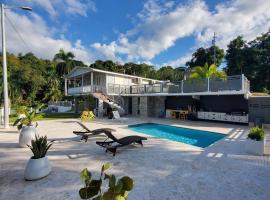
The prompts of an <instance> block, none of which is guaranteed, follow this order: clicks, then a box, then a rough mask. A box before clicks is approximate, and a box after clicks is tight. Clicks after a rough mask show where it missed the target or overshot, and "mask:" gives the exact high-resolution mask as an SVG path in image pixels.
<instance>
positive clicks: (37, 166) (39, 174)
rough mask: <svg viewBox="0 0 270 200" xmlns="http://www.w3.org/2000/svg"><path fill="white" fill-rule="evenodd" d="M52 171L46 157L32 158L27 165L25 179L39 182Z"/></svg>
mask: <svg viewBox="0 0 270 200" xmlns="http://www.w3.org/2000/svg"><path fill="white" fill-rule="evenodd" d="M51 170H52V168H51V165H50V162H49V160H48V158H47V157H46V156H45V157H43V158H39V159H33V158H31V159H30V160H29V161H28V163H27V165H26V168H25V171H24V178H25V180H28V181H33V180H38V179H41V178H43V177H45V176H48V175H49V174H50V172H51Z"/></svg>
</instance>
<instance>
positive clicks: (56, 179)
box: [0, 119, 270, 200]
mask: <svg viewBox="0 0 270 200" xmlns="http://www.w3.org/2000/svg"><path fill="white" fill-rule="evenodd" d="M149 120H151V119H141V120H140V119H136V120H131V121H129V122H130V123H133V122H134V121H143V122H146V121H149ZM154 122H162V123H166V124H172V125H180V124H181V125H182V126H186V127H192V128H197V129H201V130H210V131H216V132H221V133H224V134H229V136H228V137H227V138H225V139H222V140H220V141H218V142H217V143H215V144H214V145H212V146H210V147H208V148H206V149H204V150H203V149H201V148H197V147H193V146H190V145H186V144H182V143H178V142H172V141H168V140H164V139H158V138H153V137H150V136H148V138H149V139H148V140H147V141H146V142H145V145H144V147H143V148H141V147H139V146H138V147H136V146H134V147H127V148H124V149H122V150H119V152H118V153H117V155H116V156H115V157H113V156H112V155H111V154H106V153H105V152H104V150H103V149H102V148H100V147H99V146H97V145H96V144H95V141H96V140H103V138H104V137H102V136H99V137H95V138H92V139H90V140H89V141H88V142H87V143H84V142H80V141H79V138H78V137H76V136H75V135H73V134H72V131H73V130H76V129H77V130H78V129H79V126H78V125H77V124H76V123H74V120H71V119H70V120H58V121H43V122H39V127H38V131H39V133H40V134H47V135H48V137H49V139H55V140H56V142H55V144H54V145H53V148H52V149H51V150H50V152H49V159H50V161H51V164H52V167H53V170H52V173H51V174H50V175H49V176H48V177H46V178H44V179H41V180H39V181H34V182H29V181H28V182H27V181H24V179H23V170H24V167H25V164H26V162H27V160H28V159H29V157H30V156H31V152H30V150H29V149H22V148H19V147H18V145H17V141H18V133H17V131H16V129H14V128H12V129H10V130H9V131H8V132H7V131H5V130H3V129H0V199H1V200H2V199H3V200H15V199H16V200H17V199H25V200H26V199H27V200H38V199H43V200H46V199H48V200H53V199H59V200H60V199H61V200H62V199H79V196H78V190H79V188H80V187H81V186H82V183H81V182H80V180H79V172H80V171H81V170H82V169H83V168H85V167H87V168H88V169H89V170H90V171H91V172H93V173H94V174H95V175H98V172H99V170H100V167H101V165H102V164H103V163H105V162H108V161H109V162H111V163H112V164H113V168H112V169H111V170H110V172H112V173H115V174H116V175H117V176H122V175H129V176H130V177H132V178H133V179H134V181H135V188H134V189H133V191H132V192H131V193H130V195H129V198H128V199H130V200H149V199H150V200H159V199H160V200H164V199H170V200H171V199H194V200H195V199H199V200H204V199H209V200H211V199H213V200H216V199H228V200H234V199H237V200H241V199H245V200H247V199H252V200H253V199H260V200H263V199H267V200H269V199H270V158H269V157H268V156H251V155H247V154H246V153H245V151H244V146H243V145H244V142H245V138H246V130H247V128H248V127H246V126H241V125H230V124H219V123H207V122H183V121H170V120H159V119H155V120H154ZM86 125H87V126H88V127H89V128H90V129H94V128H101V127H112V128H115V129H117V133H116V135H117V137H121V136H124V135H130V134H139V133H134V132H132V131H130V130H128V129H127V128H126V125H125V124H121V123H116V122H112V121H108V120H98V121H95V122H88V123H86Z"/></svg>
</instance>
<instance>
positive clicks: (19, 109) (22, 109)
mask: <svg viewBox="0 0 270 200" xmlns="http://www.w3.org/2000/svg"><path fill="white" fill-rule="evenodd" d="M27 109H28V108H27V106H17V107H16V108H15V111H16V114H18V115H20V114H25V113H26V112H27Z"/></svg>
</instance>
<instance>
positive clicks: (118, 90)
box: [68, 75, 250, 95]
mask: <svg viewBox="0 0 270 200" xmlns="http://www.w3.org/2000/svg"><path fill="white" fill-rule="evenodd" d="M249 87H250V85H249V81H248V80H247V78H246V77H245V76H244V75H239V76H228V77H227V78H226V79H225V80H222V79H220V78H207V79H195V80H184V81H179V82H168V83H158V84H151V85H150V84H149V85H132V86H130V85H120V84H108V85H107V87H104V86H97V85H94V86H93V87H91V86H90V85H87V86H80V87H76V88H69V89H68V94H70V95H73V94H84V93H91V92H103V93H106V94H119V95H121V94H123V95H128V94H157V93H164V94H167V93H168V94H177V93H219V92H241V93H247V92H249Z"/></svg>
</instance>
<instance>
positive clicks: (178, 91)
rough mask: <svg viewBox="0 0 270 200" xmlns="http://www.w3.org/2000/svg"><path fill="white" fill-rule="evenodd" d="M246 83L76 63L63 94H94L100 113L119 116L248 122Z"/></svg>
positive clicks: (232, 78)
mask: <svg viewBox="0 0 270 200" xmlns="http://www.w3.org/2000/svg"><path fill="white" fill-rule="evenodd" d="M249 84H250V83H249V81H248V80H247V78H246V77H245V76H244V75H238V76H228V77H227V78H226V79H225V80H222V79H217V78H208V79H201V80H182V81H179V82H170V81H166V80H163V81H161V80H154V79H148V78H144V77H139V76H132V75H127V74H121V73H115V72H110V71H104V70H99V69H93V68H87V67H76V68H74V69H73V70H72V71H71V72H70V73H69V74H68V75H67V76H66V77H65V93H66V95H69V96H75V97H76V96H78V95H92V96H93V97H95V98H96V101H97V104H96V105H97V106H96V109H97V110H98V116H99V117H102V116H103V115H104V111H103V110H104V108H106V106H108V105H109V106H110V107H114V108H116V109H118V110H119V113H120V114H122V115H123V114H129V115H132V116H141V117H167V118H189V119H194V118H197V119H202V120H215V121H226V122H237V123H248V122H249V117H248V116H249V98H250V97H251V93H250V86H249Z"/></svg>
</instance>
